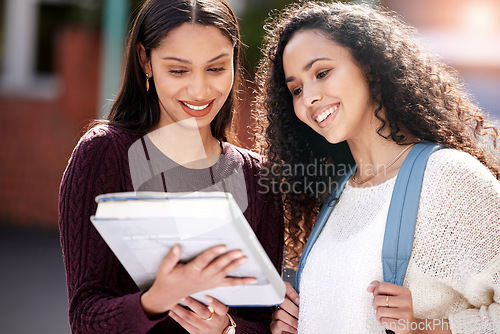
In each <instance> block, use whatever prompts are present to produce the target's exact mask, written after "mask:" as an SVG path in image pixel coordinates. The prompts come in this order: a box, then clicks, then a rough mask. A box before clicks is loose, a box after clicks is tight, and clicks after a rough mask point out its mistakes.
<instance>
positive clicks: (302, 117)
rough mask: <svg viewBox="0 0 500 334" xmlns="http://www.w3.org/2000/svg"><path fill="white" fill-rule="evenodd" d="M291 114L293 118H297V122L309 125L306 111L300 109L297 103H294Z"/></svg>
mask: <svg viewBox="0 0 500 334" xmlns="http://www.w3.org/2000/svg"><path fill="white" fill-rule="evenodd" d="M293 112H294V113H295V116H297V118H298V119H299V120H301V121H302V122H304V123H309V120H308V118H307V115H306V111H305V110H304V108H301V107H300V106H299V105H298V103H294V105H293Z"/></svg>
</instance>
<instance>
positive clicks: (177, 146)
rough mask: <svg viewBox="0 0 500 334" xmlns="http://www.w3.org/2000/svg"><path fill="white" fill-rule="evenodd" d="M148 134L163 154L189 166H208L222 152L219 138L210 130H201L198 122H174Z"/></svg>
mask: <svg viewBox="0 0 500 334" xmlns="http://www.w3.org/2000/svg"><path fill="white" fill-rule="evenodd" d="M188 125H192V124H188ZM208 130H210V129H208ZM148 136H149V138H150V139H151V141H152V142H153V144H155V146H156V147H157V148H158V149H159V150H160V151H162V153H163V154H165V155H166V156H168V157H169V158H170V159H171V160H173V161H175V162H176V163H178V164H179V165H182V166H185V167H189V168H207V167H209V166H211V165H213V164H214V163H215V162H216V161H217V159H218V157H219V155H220V154H221V153H222V152H221V146H220V142H219V140H217V139H216V138H215V137H214V136H213V135H212V133H211V132H210V131H200V130H199V129H198V128H197V127H196V124H195V125H194V126H187V125H186V124H182V122H179V123H174V124H170V125H168V126H164V127H161V128H158V129H156V130H154V131H151V132H150V133H148Z"/></svg>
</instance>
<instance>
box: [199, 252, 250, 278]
mask: <svg viewBox="0 0 500 334" xmlns="http://www.w3.org/2000/svg"><path fill="white" fill-rule="evenodd" d="M246 261H247V258H246V257H244V256H243V254H242V253H241V251H240V250H234V251H231V252H227V253H226V254H224V255H221V256H219V257H218V258H216V259H215V260H213V261H212V262H211V263H210V264H209V265H208V266H207V267H206V269H205V270H206V272H207V273H208V274H210V275H216V274H220V275H221V276H227V275H228V274H229V273H231V272H233V271H234V270H236V269H237V268H238V267H239V266H241V265H242V264H243V263H245V262H246Z"/></svg>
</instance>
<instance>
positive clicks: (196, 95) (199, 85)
mask: <svg viewBox="0 0 500 334" xmlns="http://www.w3.org/2000/svg"><path fill="white" fill-rule="evenodd" d="M209 91H210V86H209V83H208V80H207V78H206V76H205V75H204V74H195V75H193V76H191V82H190V83H189V86H188V93H189V95H190V97H191V98H192V99H194V100H203V99H204V98H206V97H207V96H208V94H209Z"/></svg>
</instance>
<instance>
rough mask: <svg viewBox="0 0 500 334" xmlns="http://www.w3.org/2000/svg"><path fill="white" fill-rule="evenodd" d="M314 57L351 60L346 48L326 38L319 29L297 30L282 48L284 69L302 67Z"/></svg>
mask: <svg viewBox="0 0 500 334" xmlns="http://www.w3.org/2000/svg"><path fill="white" fill-rule="evenodd" d="M316 58H328V59H331V60H336V61H339V60H346V61H347V60H351V54H350V52H349V51H348V49H347V48H345V47H343V46H341V45H339V44H337V43H336V42H334V41H332V40H331V39H329V38H327V37H326V36H325V35H324V34H323V33H322V32H321V31H319V30H299V31H298V32H296V33H295V34H294V35H293V36H292V38H291V39H290V41H289V42H288V44H287V45H286V46H285V49H284V50H283V66H284V67H285V71H286V70H287V68H288V69H292V68H295V67H303V66H305V65H306V64H307V63H308V62H309V61H310V60H312V59H316Z"/></svg>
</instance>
